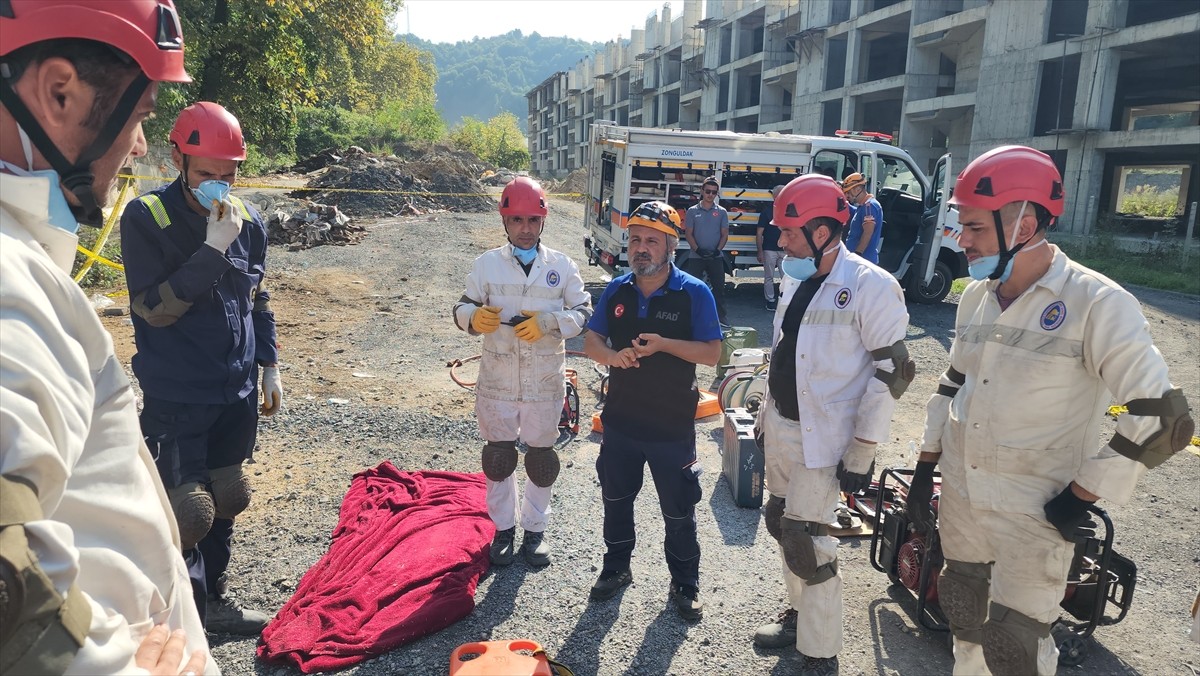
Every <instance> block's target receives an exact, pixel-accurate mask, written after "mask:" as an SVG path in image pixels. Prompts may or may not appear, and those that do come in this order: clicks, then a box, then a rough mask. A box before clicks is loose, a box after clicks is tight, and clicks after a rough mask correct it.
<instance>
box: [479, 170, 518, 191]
mask: <svg viewBox="0 0 1200 676" xmlns="http://www.w3.org/2000/svg"><path fill="white" fill-rule="evenodd" d="M520 175H521V174H518V173H517V172H515V171H513V170H512V169H505V168H504V167H501V168H499V169H497V170H495V171H491V170H488V171H485V172H483V175H482V176H480V177H479V182H480V183H483V184H484V185H499V186H504V185H508V182H509V181H511V180H513V179H514V178H516V177H518V176H520Z"/></svg>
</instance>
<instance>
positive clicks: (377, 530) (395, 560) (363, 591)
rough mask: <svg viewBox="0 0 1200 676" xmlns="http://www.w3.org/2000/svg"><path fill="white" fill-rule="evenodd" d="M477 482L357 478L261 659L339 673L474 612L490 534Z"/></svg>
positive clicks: (378, 472)
mask: <svg viewBox="0 0 1200 676" xmlns="http://www.w3.org/2000/svg"><path fill="white" fill-rule="evenodd" d="M485 489H486V483H485V479H484V477H483V475H482V474H461V473H458V472H434V471H422V472H401V471H400V470H398V469H396V468H395V466H393V465H392V463H391V462H384V463H383V464H381V465H379V466H378V467H376V468H374V469H369V470H367V471H365V472H362V473H360V474H356V475H355V476H354V480H353V481H352V482H351V484H350V490H349V491H348V492H347V493H346V497H345V499H344V500H343V501H342V510H341V515H340V518H339V519H338V525H337V528H336V529H334V531H333V543H332V544H331V545H330V547H329V551H328V552H327V553H326V554H325V556H324V557H322V558H321V560H320V561H318V562H317V563H316V564H315V565H314V566H313V567H312V568H310V569H309V570H308V572H307V573H305V574H304V578H303V579H301V580H300V586H299V587H298V588H297V589H296V593H295V594H293V595H292V598H291V599H290V600H289V601H288V602H287V604H286V605H284V606H283V608H282V609H281V610H280V611H279V614H278V615H276V616H275V619H274V620H272V621H271V623H270V624H268V625H267V628H266V629H264V630H263V633H262V640H261V641H260V643H259V646H258V656H259V657H260V658H262V659H264V660H270V661H279V662H287V663H291V664H294V665H296V666H297V667H299V668H300V670H301V671H303V672H304V673H306V674H309V673H313V672H315V671H326V670H331V669H344V668H346V667H349V666H352V665H354V664H357V663H359V662H361V661H363V660H365V659H368V658H371V657H374V656H376V655H380V654H382V653H385V652H387V651H389V650H391V649H393V648H395V647H396V646H399V645H402V644H404V643H407V642H409V641H413V640H415V639H418V638H420V637H422V636H424V635H426V634H430V633H433V632H435V631H438V630H439V629H442V628H444V627H447V626H449V625H450V624H453V623H454V622H457V621H458V620H460V619H462V618H463V617H466V616H467V615H468V614H469V613H470V612H471V611H472V610H473V609H474V608H475V586H476V584H477V583H478V582H479V578H480V576H481V575H483V573H484V572H486V571H487V568H488V555H487V548H488V544H489V543H490V542H491V541H492V536H493V535H494V534H495V526H493V525H492V521H491V519H489V518H488V514H487V502H486V499H485Z"/></svg>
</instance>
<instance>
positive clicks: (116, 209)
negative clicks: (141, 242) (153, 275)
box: [74, 173, 584, 296]
mask: <svg viewBox="0 0 1200 676" xmlns="http://www.w3.org/2000/svg"><path fill="white" fill-rule="evenodd" d="M117 177H118V178H123V179H125V182H124V183H122V184H121V192H120V194H119V195H118V196H117V201H116V204H114V205H113V209H112V211H111V212H109V214H108V218H107V219H106V220H105V222H104V227H103V228H102V229H101V230H100V235H99V236H98V237H96V244H95V245H94V248H92V249H88V248H87V247H85V246H83V245H76V247H75V248H76V250H77V251H79V253H81V254H83V255H84V256H85V257H86V258H87V260H85V261H84V262H83V265H81V266H80V268H79V271H78V272H76V273H75V276H74V279H75V283H76V284H78V283H79V282H80V281H82V280H83V278H84V277H85V276H87V273H88V271H89V270H91V269H92V266H93V265H95V264H96V263H100V264H101V265H107V266H108V267H110V268H113V269H115V270H120V271H121V272H124V271H125V266H124V265H121V264H120V263H117V262H116V261H112V260H109V259H108V258H105V257H104V256H101V255H100V251H101V250H102V249H103V248H104V245H105V243H107V242H108V237H109V235H111V234H112V230H113V227H114V226H116V224H117V221H118V220H120V218H121V212H122V210H123V209H124V205H125V198H126V195H128V193H129V189H130V188H131V187H132V186H133V181H160V182H163V183H167V182H170V181H171V180H174V179H168V178H167V177H165V176H144V175H142V174H124V173H122V174H117ZM237 187H238V188H255V189H259V190H289V191H295V192H360V193H366V194H376V195H427V196H438V197H491V195H490V194H488V193H477V192H424V191H420V190H369V189H365V188H308V187H304V186H299V187H297V186H291V185H271V184H268V183H242V182H240V181H239V182H238V184H237ZM547 196H549V197H583V196H584V194H583V193H580V192H558V193H547ZM120 293H127V292H120ZM109 295H110V296H111V295H114V294H109Z"/></svg>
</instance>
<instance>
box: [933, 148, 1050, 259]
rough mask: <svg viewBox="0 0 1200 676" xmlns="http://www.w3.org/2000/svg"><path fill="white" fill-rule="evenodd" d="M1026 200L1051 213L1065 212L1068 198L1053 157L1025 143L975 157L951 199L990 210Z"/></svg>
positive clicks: (957, 183) (965, 170)
mask: <svg viewBox="0 0 1200 676" xmlns="http://www.w3.org/2000/svg"><path fill="white" fill-rule="evenodd" d="M1025 201H1028V202H1031V203H1033V204H1040V205H1041V206H1043V207H1045V209H1046V211H1049V212H1050V214H1051V215H1052V216H1061V215H1062V212H1063V202H1064V201H1065V194H1064V193H1063V181H1062V175H1061V174H1059V173H1058V167H1056V166H1055V165H1054V160H1052V159H1050V156H1049V155H1047V154H1046V153H1043V152H1041V151H1040V150H1034V149H1033V148H1027V147H1025V146H1000V147H999V148H993V149H991V150H989V151H987V152H986V153H984V154H982V155H980V156H979V157H977V158H975V160H974V161H973V162H971V163H970V164H968V165H967V167H966V168H965V169H963V170H962V173H961V174H959V175H958V181H957V182H956V183H955V184H954V195H953V196H952V197H951V198H950V204H953V205H954V206H957V207H975V208H977V209H987V210H988V211H999V210H1000V207H1002V206H1004V205H1005V204H1010V203H1012V202H1025ZM1002 239H1003V238H1002Z"/></svg>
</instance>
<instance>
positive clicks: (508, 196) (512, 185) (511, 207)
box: [500, 176, 546, 216]
mask: <svg viewBox="0 0 1200 676" xmlns="http://www.w3.org/2000/svg"><path fill="white" fill-rule="evenodd" d="M500 215H501V216H545V215H546V191H544V190H542V186H540V185H538V182H537V181H535V180H533V179H532V178H529V177H528V176H518V177H516V178H514V179H513V180H511V181H509V182H508V185H506V186H504V192H502V193H500Z"/></svg>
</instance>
